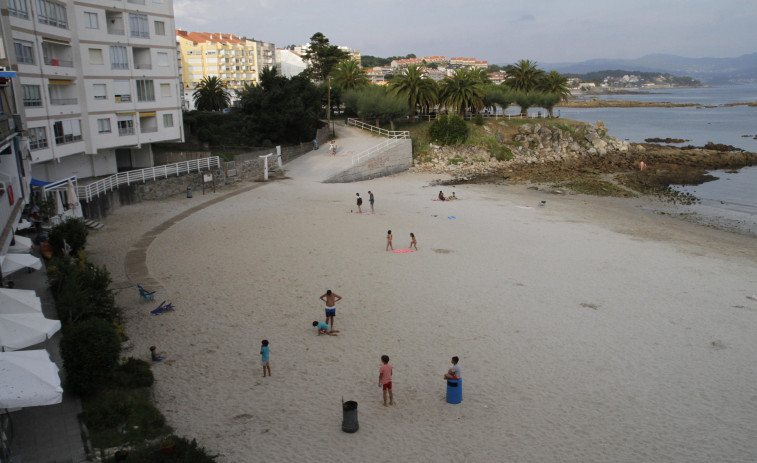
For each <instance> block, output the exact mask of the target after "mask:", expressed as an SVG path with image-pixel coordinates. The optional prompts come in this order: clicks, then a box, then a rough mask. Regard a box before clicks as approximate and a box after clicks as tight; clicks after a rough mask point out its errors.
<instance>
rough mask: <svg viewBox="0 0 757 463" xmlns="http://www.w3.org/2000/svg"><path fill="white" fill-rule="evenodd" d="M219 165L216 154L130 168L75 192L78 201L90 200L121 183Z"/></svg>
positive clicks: (79, 188) (127, 183)
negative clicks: (162, 164)
mask: <svg viewBox="0 0 757 463" xmlns="http://www.w3.org/2000/svg"><path fill="white" fill-rule="evenodd" d="M220 167H221V159H220V158H219V157H218V156H211V157H208V158H200V159H193V160H191V161H182V162H177V163H174V164H166V165H164V166H156V167H148V168H146V169H138V170H130V171H128V172H121V173H120V174H115V175H111V176H110V177H106V178H103V179H100V180H98V181H96V182H93V183H90V184H88V185H84V186H79V187H78V188H77V194H78V195H79V200H80V201H90V200H92V198H95V197H96V196H100V194H102V193H107V192H108V191H111V190H114V189H116V188H118V187H119V186H121V185H131V184H132V183H140V182H141V183H145V182H147V181H148V180H158V179H159V178H168V176H169V175H176V176H177V177H178V176H179V175H181V174H184V173H186V174H188V173H190V172H194V171H197V172H200V171H202V170H210V169H213V168H220Z"/></svg>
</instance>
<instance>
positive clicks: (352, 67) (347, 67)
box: [334, 59, 368, 90]
mask: <svg viewBox="0 0 757 463" xmlns="http://www.w3.org/2000/svg"><path fill="white" fill-rule="evenodd" d="M334 83H335V84H336V85H338V86H340V87H342V89H344V90H351V89H353V88H356V87H360V86H362V85H366V84H367V83H368V76H366V75H365V71H363V68H361V67H360V64H359V63H358V62H357V61H355V60H354V59H346V60H343V61H340V62H339V64H338V65H337V66H336V69H334Z"/></svg>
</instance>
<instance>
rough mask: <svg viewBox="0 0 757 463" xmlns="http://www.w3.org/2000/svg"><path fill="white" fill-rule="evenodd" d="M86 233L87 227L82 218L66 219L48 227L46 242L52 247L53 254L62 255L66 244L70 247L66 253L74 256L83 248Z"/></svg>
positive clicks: (87, 232) (87, 231)
mask: <svg viewBox="0 0 757 463" xmlns="http://www.w3.org/2000/svg"><path fill="white" fill-rule="evenodd" d="M88 234H89V229H88V228H87V226H86V225H85V224H84V221H83V220H82V219H68V220H66V221H64V222H63V223H61V224H58V225H56V226H54V227H53V228H51V229H50V234H49V235H48V242H49V243H50V245H51V246H52V247H53V252H54V253H55V255H57V256H62V255H64V254H65V250H64V247H65V245H66V244H67V245H68V246H69V247H70V248H71V249H70V252H69V253H68V254H69V255H71V256H75V255H77V254H78V253H79V250H81V249H84V245H85V244H86V242H87V235H88ZM64 243H65V244H64Z"/></svg>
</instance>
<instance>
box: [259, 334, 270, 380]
mask: <svg viewBox="0 0 757 463" xmlns="http://www.w3.org/2000/svg"><path fill="white" fill-rule="evenodd" d="M270 355H271V352H270V351H269V350H268V340H267V339H263V345H262V346H261V347H260V363H262V364H263V378H265V374H266V370H268V376H271V365H269V364H268V358H269V357H270Z"/></svg>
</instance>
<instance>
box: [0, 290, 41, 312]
mask: <svg viewBox="0 0 757 463" xmlns="http://www.w3.org/2000/svg"><path fill="white" fill-rule="evenodd" d="M4 313H42V301H40V299H39V298H38V297H37V293H35V292H34V291H32V290H30V289H7V288H0V314H4Z"/></svg>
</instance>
